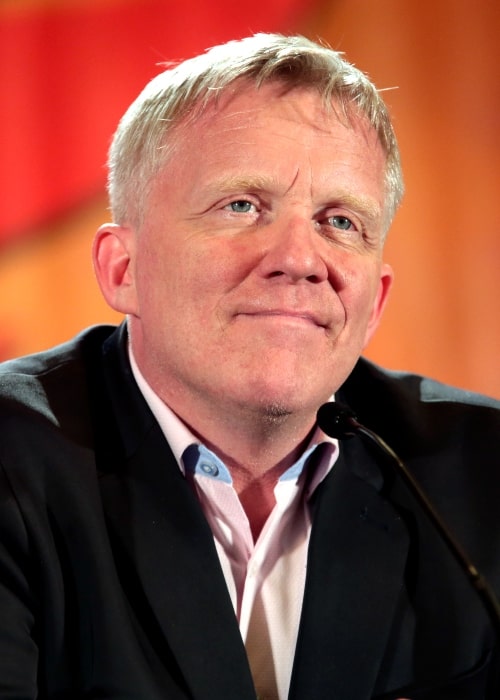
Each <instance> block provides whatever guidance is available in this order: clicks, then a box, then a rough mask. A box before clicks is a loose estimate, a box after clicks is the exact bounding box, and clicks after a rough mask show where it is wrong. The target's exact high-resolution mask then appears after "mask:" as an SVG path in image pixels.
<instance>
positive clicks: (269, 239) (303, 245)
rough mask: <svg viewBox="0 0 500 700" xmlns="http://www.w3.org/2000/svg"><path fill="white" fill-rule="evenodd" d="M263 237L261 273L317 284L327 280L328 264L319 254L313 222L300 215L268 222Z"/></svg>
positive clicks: (318, 242)
mask: <svg viewBox="0 0 500 700" xmlns="http://www.w3.org/2000/svg"><path fill="white" fill-rule="evenodd" d="M261 233H262V235H263V237H264V243H263V255H262V258H261V260H260V265H259V267H260V273H261V274H262V275H263V276H264V277H267V278H270V277H279V276H283V277H287V278H288V279H289V280H290V281H291V282H298V281H300V280H307V281H309V282H313V283H318V282H323V281H325V280H326V279H328V267H327V265H326V262H325V260H324V258H323V256H322V253H321V237H320V236H319V235H318V233H317V231H315V226H314V222H313V221H312V220H311V219H307V217H305V216H302V215H295V216H293V217H288V218H287V220H286V221H281V222H278V221H275V222H273V223H270V224H268V225H267V226H266V227H265V228H264V230H263V231H262V232H261Z"/></svg>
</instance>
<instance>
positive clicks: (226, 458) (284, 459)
mask: <svg viewBox="0 0 500 700" xmlns="http://www.w3.org/2000/svg"><path fill="white" fill-rule="evenodd" d="M171 408H172V409H173V410H175V407H174V406H171ZM178 415H179V417H180V418H181V419H182V420H183V421H184V422H185V423H186V424H187V425H188V427H189V428H190V430H191V431H192V432H193V433H194V434H195V435H196V436H197V437H198V438H199V439H200V440H201V441H202V442H203V444H205V445H206V446H207V447H208V448H209V449H211V450H212V451H213V452H215V453H216V454H217V455H218V457H219V458H220V459H221V460H222V461H223V462H224V464H225V465H226V466H227V468H228V469H229V471H230V472H231V476H232V479H233V485H234V488H235V490H236V492H237V493H238V496H239V498H240V501H241V504H242V506H243V508H244V510H245V512H246V515H247V517H248V519H249V522H250V527H251V530H252V534H253V537H254V540H256V539H257V537H258V535H259V534H260V531H261V529H262V527H263V526H264V524H265V522H266V520H267V518H268V517H269V515H270V513H271V511H272V509H273V507H274V505H275V497H274V488H275V486H276V483H277V482H278V480H279V478H280V476H281V475H282V474H283V473H284V472H285V471H286V470H287V469H288V468H289V467H291V466H292V465H293V464H294V463H295V462H296V461H297V459H299V457H300V455H301V453H302V451H303V450H304V447H305V445H306V444H307V441H308V439H309V436H310V433H311V430H312V428H313V426H314V421H315V415H313V416H312V417H310V418H309V420H308V421H305V420H304V418H303V417H301V418H299V417H297V416H291V415H290V416H286V417H282V418H280V419H279V420H278V419H277V418H274V419H272V420H269V417H266V416H264V417H261V419H260V420H257V419H256V416H255V415H253V416H252V420H249V419H248V416H247V417H246V420H244V416H242V415H240V416H239V420H237V419H236V418H237V417H238V416H237V414H236V413H234V412H233V413H231V419H232V420H229V419H228V417H227V416H225V417H224V419H220V418H219V419H217V416H215V415H214V414H213V413H212V412H211V413H209V415H207V416H203V414H202V412H198V413H197V414H196V419H195V420H193V418H192V416H193V413H192V412H187V413H186V415H189V416H190V419H189V420H187V419H186V417H185V416H184V415H182V413H181V412H178Z"/></svg>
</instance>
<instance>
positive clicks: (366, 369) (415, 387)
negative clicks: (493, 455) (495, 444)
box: [339, 358, 500, 451]
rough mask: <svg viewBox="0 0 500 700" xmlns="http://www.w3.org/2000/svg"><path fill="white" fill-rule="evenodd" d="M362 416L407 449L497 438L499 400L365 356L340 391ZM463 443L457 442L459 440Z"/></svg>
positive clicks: (359, 417) (499, 422)
mask: <svg viewBox="0 0 500 700" xmlns="http://www.w3.org/2000/svg"><path fill="white" fill-rule="evenodd" d="M339 399H340V400H342V401H345V402H346V404H347V405H348V406H349V407H350V408H351V409H352V410H353V411H354V412H355V413H356V415H357V416H358V419H359V420H360V421H361V422H362V423H365V424H366V425H367V426H368V427H369V428H371V429H372V430H375V431H376V432H379V433H380V434H381V436H382V437H384V439H386V440H387V441H389V439H390V440H392V441H393V442H394V443H395V445H396V446H400V447H401V449H402V450H403V451H406V449H407V446H409V445H415V446H416V445H418V444H421V445H425V444H441V445H442V444H443V443H444V442H446V441H449V440H451V439H452V438H453V437H455V438H456V440H457V441H458V439H459V438H460V440H459V442H460V443H463V442H464V440H465V441H467V440H469V439H478V438H480V437H481V436H483V437H485V438H488V440H489V441H490V445H491V441H495V440H496V441H498V440H499V435H500V430H499V429H500V402H499V401H497V400H496V399H494V398H492V397H489V396H485V395H482V394H478V393H474V392H471V391H466V390H463V389H459V388H457V387H453V386H450V385H447V384H444V383H442V382H439V381H436V380H434V379H431V378H429V377H425V376H422V375H418V374H414V373H410V372H399V371H394V370H387V369H384V368H382V367H379V366H378V365H376V364H374V363H372V362H369V361H368V360H366V359H364V358H361V359H360V360H359V361H358V363H357V364H356V366H355V368H354V370H353V371H352V373H351V375H350V376H349V377H348V379H347V380H346V382H345V383H344V385H343V386H342V387H341V390H340V391H339ZM457 444H458V442H457Z"/></svg>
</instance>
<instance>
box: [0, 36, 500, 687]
mask: <svg viewBox="0 0 500 700" xmlns="http://www.w3.org/2000/svg"><path fill="white" fill-rule="evenodd" d="M109 191H110V199H111V206H112V211H113V217H114V223H112V224H106V225H104V226H102V227H101V228H100V230H99V231H98V233H97V236H96V239H95V245H94V261H95V269H96V275H97V279H98V281H99V284H100V287H101V289H102V292H103V294H104V296H105V298H106V300H107V301H108V303H109V304H110V305H111V306H112V307H113V308H114V309H117V310H118V311H120V312H123V314H124V315H125V316H126V322H124V324H123V325H122V326H121V327H120V328H119V329H116V330H115V329H113V328H109V327H95V328H92V329H90V330H87V331H85V332H84V333H83V334H81V335H80V336H79V337H78V338H76V339H75V340H73V341H71V342H69V343H67V344H66V345H64V346H61V347H59V348H55V349H52V350H49V351H47V352H45V353H42V354H39V355H36V356H32V357H30V358H24V359H19V360H15V361H12V362H10V363H7V364H6V365H5V366H4V367H3V369H2V374H1V384H0V386H1V394H2V402H1V408H0V416H1V422H0V430H1V435H2V438H1V440H0V463H1V466H2V472H1V474H2V476H1V484H0V489H1V490H0V493H1V507H0V518H1V528H2V538H1V544H0V606H1V607H0V609H1V614H2V624H1V635H0V645H1V647H0V689H1V692H0V698H13V697H15V698H35V697H39V698H54V699H55V698H58V699H60V698H79V697H82V698H83V697H93V698H113V699H116V700H118V699H122V698H123V699H125V698H130V699H132V698H133V699H134V700H159V699H160V698H162V699H165V698H168V700H186V699H187V698H195V699H197V700H209V699H210V700H211V699H213V700H215V699H217V700H220V699H221V698H223V699H224V700H250V699H251V698H253V699H254V700H255V698H256V697H257V696H258V697H259V698H269V699H272V700H275V699H279V700H284V699H285V698H290V699H291V700H299V699H300V700H327V699H328V700H330V699H333V698H334V699H336V700H348V699H350V700H363V699H368V698H378V699H379V700H382V699H383V698H386V699H388V698H403V697H404V698H419V699H423V698H425V699H427V700H428V699H431V698H432V699H435V698H440V699H441V698H448V697H449V698H454V699H457V698H458V699H465V698H467V699H471V698H474V699H475V698H497V697H498V692H499V690H500V681H499V678H498V644H497V640H496V639H495V634H494V628H493V626H492V623H491V621H490V619H489V617H488V615H487V614H486V612H485V610H484V608H483V606H482V604H481V602H480V601H479V600H478V598H477V596H476V594H475V593H474V591H473V589H472V587H471V586H470V585H469V582H468V581H467V580H466V577H465V575H464V574H463V573H462V571H461V570H460V568H459V567H458V565H457V564H456V562H455V559H454V558H453V556H452V555H451V554H450V553H449V552H448V551H447V548H446V547H445V546H444V544H443V542H442V540H441V538H440V537H439V536H438V535H437V533H436V532H435V530H434V528H433V527H432V526H431V525H430V523H429V521H428V519H427V518H426V517H425V515H424V514H423V513H422V510H421V508H420V507H419V505H418V504H417V503H416V502H415V499H414V498H413V497H412V496H411V494H409V493H408V491H407V490H406V489H405V487H404V486H402V485H401V484H400V483H399V481H398V480H397V479H394V478H393V474H392V473H388V471H387V469H386V464H385V462H384V460H383V459H381V458H380V457H379V456H377V455H375V454H374V453H372V452H371V451H370V449H369V448H367V447H364V446H363V444H361V442H360V440H358V439H357V438H353V439H352V440H349V441H345V442H344V441H343V442H342V443H341V444H340V445H339V443H338V441H337V440H335V439H333V438H330V437H328V436H326V435H325V434H324V433H323V432H322V430H321V429H320V428H319V427H318V426H317V424H316V415H317V411H318V409H319V407H320V406H321V405H323V404H324V403H325V402H328V401H332V400H335V401H337V402H342V403H346V404H348V405H349V406H350V407H351V408H352V409H353V410H354V411H355V412H356V413H357V415H358V416H359V418H360V420H362V421H363V422H364V423H365V424H367V425H369V426H370V427H371V428H373V429H375V430H376V431H378V432H379V433H380V434H381V435H382V436H383V437H384V438H385V439H386V440H387V441H388V442H389V443H390V444H392V445H393V446H394V448H395V449H396V450H397V451H398V452H399V453H400V455H401V457H402V458H403V459H404V460H405V462H406V464H407V465H408V467H409V469H410V470H411V471H412V472H413V473H414V475H415V477H416V478H417V480H418V481H419V482H420V483H421V484H422V486H423V487H424V489H425V490H426V491H427V493H428V494H429V495H430V497H431V498H432V499H433V500H434V502H435V503H436V505H437V506H438V508H439V509H440V510H441V512H442V513H443V514H444V516H445V517H446V519H447V520H448V521H449V522H450V524H451V525H452V527H453V529H454V531H455V532H456V534H457V536H458V538H459V540H460V541H461V542H462V543H463V545H464V546H465V548H466V549H467V551H468V552H469V553H470V554H471V556H472V557H473V559H474V561H475V562H477V563H478V564H479V565H480V568H481V570H482V571H484V573H485V574H486V575H487V577H488V579H489V580H490V582H491V583H492V585H493V586H494V587H495V589H496V591H498V590H500V554H499V552H500V549H499V547H498V544H499V543H498V533H499V529H500V528H499V526H500V516H499V515H498V506H497V504H498V497H499V477H498V474H497V469H496V464H497V454H498V438H497V435H498V425H499V412H498V407H495V406H494V402H493V401H492V400H491V401H490V400H488V399H486V398H484V397H478V396H473V395H470V394H469V395H468V394H465V393H462V392H460V391H458V390H454V389H450V388H447V387H444V386H441V385H439V384H437V383H435V382H432V381H430V380H426V379H423V378H420V377H416V376H410V375H402V374H401V375H397V374H394V373H388V372H384V371H383V370H381V369H379V368H377V367H375V366H373V365H371V364H370V363H368V362H366V361H365V360H363V359H359V358H360V354H361V353H362V351H363V348H364V347H365V345H366V343H367V342H368V341H369V339H370V338H371V336H372V335H373V333H374V331H375V329H376V327H377V325H378V322H379V320H380V317H381V314H382V311H383V308H384V305H385V302H386V299H387V295H388V291H389V288H390V286H391V281H392V271H391V269H390V267H389V266H388V265H387V264H386V263H384V262H383V257H382V253H383V242H384V238H385V235H386V232H387V229H388V227H389V225H390V222H391V219H392V217H393V215H394V212H395V210H396V208H397V206H398V204H399V202H400V199H401V195H402V179H401V173H400V165H399V157H398V150H397V145H396V141H395V137H394V134H393V131H392V127H391V124H390V120H389V117H388V115H387V111H386V108H385V106H384V104H383V102H382V100H381V98H380V96H379V94H378V93H377V91H376V90H375V88H374V87H373V85H372V84H371V83H370V82H369V81H368V80H367V78H366V77H365V76H364V75H363V74H362V73H360V72H359V71H358V70H357V69H355V68H353V67H352V66H350V65H349V64H347V63H346V62H345V61H344V60H343V59H342V57H341V56H340V55H339V54H337V53H335V52H333V51H331V50H329V49H327V48H324V47H320V46H318V45H316V44H314V43H312V42H310V41H308V40H306V39H303V38H298V37H293V38H285V37H281V36H275V35H256V36H255V37H250V38H248V39H246V40H243V41H241V42H231V43H229V44H227V45H225V46H222V47H217V48H215V49H212V50H211V51H209V52H208V53H207V54H205V55H203V56H200V57H197V58H195V59H192V60H190V61H186V62H184V63H182V64H180V65H179V66H178V67H176V68H173V69H170V70H167V71H166V72H164V73H162V74H161V75H160V76H158V77H157V78H156V79H154V80H153V81H152V83H151V84H150V85H149V86H148V87H146V89H145V91H144V92H143V93H142V94H141V95H140V96H139V98H138V99H137V100H136V102H135V103H134V104H133V105H132V106H131V107H130V109H129V110H128V111H127V113H126V114H125V116H124V117H123V119H122V121H121V123H120V125H119V128H118V131H117V133H116V135H115V139H114V141H113V144H112V147H111V152H110V181H109Z"/></svg>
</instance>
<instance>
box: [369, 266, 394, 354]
mask: <svg viewBox="0 0 500 700" xmlns="http://www.w3.org/2000/svg"><path fill="white" fill-rule="evenodd" d="M393 280H394V272H393V270H392V267H391V266H390V265H388V264H387V263H382V266H381V269H380V279H379V284H378V289H377V294H376V296H375V301H374V302H373V308H372V312H371V314H370V318H369V320H368V327H367V329H366V334H365V344H364V347H366V346H367V345H368V343H369V342H370V340H371V339H372V337H373V334H374V333H375V331H376V330H377V328H378V326H379V323H380V319H381V318H382V313H383V311H384V308H385V305H386V303H387V299H388V298H389V290H390V288H391V286H392V282H393Z"/></svg>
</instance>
